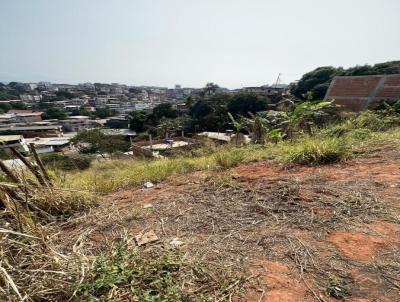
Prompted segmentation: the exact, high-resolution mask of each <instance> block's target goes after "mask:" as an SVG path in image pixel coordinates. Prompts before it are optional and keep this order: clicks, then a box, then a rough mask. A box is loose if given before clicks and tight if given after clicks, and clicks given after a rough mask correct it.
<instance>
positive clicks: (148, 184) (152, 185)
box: [143, 181, 154, 189]
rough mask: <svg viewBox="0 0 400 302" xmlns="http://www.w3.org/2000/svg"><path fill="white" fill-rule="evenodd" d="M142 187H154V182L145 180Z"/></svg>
mask: <svg viewBox="0 0 400 302" xmlns="http://www.w3.org/2000/svg"><path fill="white" fill-rule="evenodd" d="M143 187H145V188H146V189H150V188H153V187H154V184H153V183H152V182H150V181H148V182H146V183H145V184H144V185H143Z"/></svg>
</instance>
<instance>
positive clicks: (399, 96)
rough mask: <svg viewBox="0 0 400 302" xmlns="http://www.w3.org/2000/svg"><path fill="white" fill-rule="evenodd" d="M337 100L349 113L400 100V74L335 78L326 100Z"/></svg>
mask: <svg viewBox="0 0 400 302" xmlns="http://www.w3.org/2000/svg"><path fill="white" fill-rule="evenodd" d="M332 99H334V100H335V103H336V104H339V105H342V106H343V109H345V110H349V111H361V110H364V109H367V108H373V107H374V106H376V105H377V104H378V103H379V102H380V101H387V102H389V103H394V102H396V101H397V100H400V74H393V75H371V76H344V77H334V78H333V80H332V82H331V84H330V86H329V88H328V91H327V92H326V95H325V100H332Z"/></svg>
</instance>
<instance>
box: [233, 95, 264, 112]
mask: <svg viewBox="0 0 400 302" xmlns="http://www.w3.org/2000/svg"><path fill="white" fill-rule="evenodd" d="M267 104H268V100H267V98H266V97H263V96H258V95H256V94H253V93H240V94H236V95H234V96H233V98H232V100H230V101H229V103H228V111H229V112H231V113H232V114H233V115H234V116H238V115H243V116H249V115H252V114H254V113H256V112H258V111H264V110H266V109H267ZM249 113H250V114H249Z"/></svg>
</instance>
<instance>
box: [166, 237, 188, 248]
mask: <svg viewBox="0 0 400 302" xmlns="http://www.w3.org/2000/svg"><path fill="white" fill-rule="evenodd" d="M169 244H170V245H172V246H174V247H178V246H181V245H183V244H185V243H184V242H183V241H180V240H179V238H174V239H172V241H171V242H170V243H169Z"/></svg>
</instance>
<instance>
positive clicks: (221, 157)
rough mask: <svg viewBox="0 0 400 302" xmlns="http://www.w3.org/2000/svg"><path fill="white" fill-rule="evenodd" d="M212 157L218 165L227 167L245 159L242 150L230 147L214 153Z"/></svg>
mask: <svg viewBox="0 0 400 302" xmlns="http://www.w3.org/2000/svg"><path fill="white" fill-rule="evenodd" d="M214 159H215V162H216V164H217V165H218V166H219V167H221V168H223V169H229V168H232V167H235V166H237V165H238V164H240V163H241V162H243V161H244V160H245V159H246V154H245V152H244V151H243V150H239V149H232V150H230V151H222V152H218V153H216V154H215V155H214Z"/></svg>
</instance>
